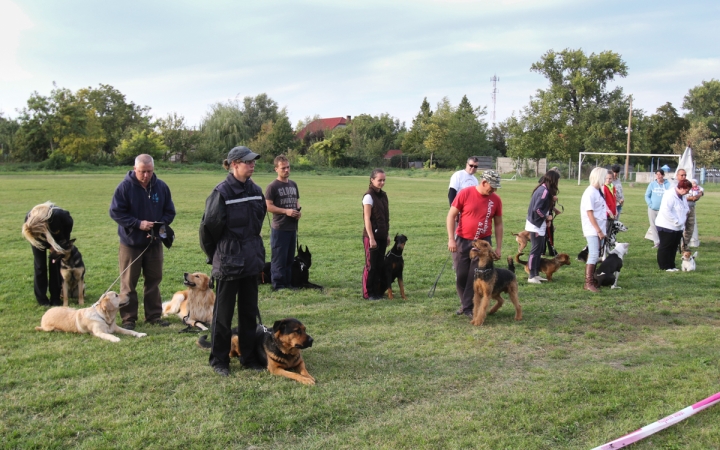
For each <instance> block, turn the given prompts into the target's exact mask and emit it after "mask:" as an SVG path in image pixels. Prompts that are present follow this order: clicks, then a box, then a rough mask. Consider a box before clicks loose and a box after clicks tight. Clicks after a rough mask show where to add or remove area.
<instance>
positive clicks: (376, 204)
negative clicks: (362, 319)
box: [362, 169, 390, 300]
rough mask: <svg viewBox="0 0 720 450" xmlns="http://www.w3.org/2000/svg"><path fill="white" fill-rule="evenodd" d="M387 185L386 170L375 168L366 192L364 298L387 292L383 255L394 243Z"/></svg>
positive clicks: (364, 205) (364, 197)
mask: <svg viewBox="0 0 720 450" xmlns="http://www.w3.org/2000/svg"><path fill="white" fill-rule="evenodd" d="M383 186H385V171H383V170H382V169H375V170H373V171H372V173H371V174H370V187H369V189H368V190H367V192H365V195H364V196H363V200H362V203H363V222H364V224H365V227H364V228H363V245H364V247H365V269H364V270H363V298H365V299H369V300H380V299H381V298H382V296H383V295H384V293H385V282H384V279H383V258H384V257H385V250H386V249H387V247H388V245H390V234H389V231H390V211H389V209H388V198H387V194H385V192H384V191H383V190H382V188H383Z"/></svg>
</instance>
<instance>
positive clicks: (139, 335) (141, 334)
mask: <svg viewBox="0 0 720 450" xmlns="http://www.w3.org/2000/svg"><path fill="white" fill-rule="evenodd" d="M145 336H147V333H138V334H136V335H135V337H139V338H141V337H145Z"/></svg>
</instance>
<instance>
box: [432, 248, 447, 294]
mask: <svg viewBox="0 0 720 450" xmlns="http://www.w3.org/2000/svg"><path fill="white" fill-rule="evenodd" d="M450 256H452V253H450V254H448V257H447V258H445V263H444V264H443V266H442V269H440V273H439V274H438V276H437V278H436V279H435V284H433V285H432V287H431V288H430V291H428V298H433V295H435V288H437V284H438V281H440V277H441V276H442V274H443V272H444V271H445V266H447V262H448V260H449V259H450Z"/></svg>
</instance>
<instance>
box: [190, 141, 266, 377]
mask: <svg viewBox="0 0 720 450" xmlns="http://www.w3.org/2000/svg"><path fill="white" fill-rule="evenodd" d="M258 158H260V155H258V154H257V153H253V152H252V151H251V150H250V149H249V148H247V147H235V148H233V149H232V150H230V153H228V157H227V159H226V160H225V161H223V167H225V169H226V170H229V171H230V173H229V174H228V176H227V178H225V181H223V182H221V183H220V184H218V185H217V186H216V187H215V189H214V190H213V192H212V193H211V194H210V196H209V197H208V199H207V201H206V202H205V214H203V218H202V221H201V223H200V246H201V247H202V249H203V251H204V252H205V254H206V255H207V257H208V259H207V262H208V264H212V275H213V277H215V278H216V279H217V287H216V299H215V308H214V309H213V322H212V348H211V350H210V365H211V366H212V367H213V369H214V370H215V372H217V373H218V374H219V375H221V376H225V377H226V376H228V375H229V374H230V357H229V356H228V355H229V353H230V339H231V337H232V331H231V327H232V318H233V312H234V310H235V303H236V301H237V307H238V337H239V339H240V353H241V355H242V356H241V357H240V363H241V364H242V366H243V367H245V368H247V369H253V370H264V369H265V367H263V366H262V365H260V364H259V362H258V358H257V357H256V355H255V353H254V351H255V327H256V321H255V318H256V317H258V316H259V311H258V285H257V275H258V273H260V272H261V271H262V269H263V266H264V265H265V246H264V245H263V242H262V238H261V237H260V231H261V230H262V225H263V218H264V217H265V212H266V211H267V206H266V204H265V196H263V192H262V189H261V188H260V187H259V186H258V185H256V184H255V183H253V181H252V180H251V179H250V177H251V176H252V174H253V172H254V171H255V160H256V159H258Z"/></svg>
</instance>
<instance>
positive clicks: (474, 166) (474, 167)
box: [468, 164, 480, 169]
mask: <svg viewBox="0 0 720 450" xmlns="http://www.w3.org/2000/svg"><path fill="white" fill-rule="evenodd" d="M468 166H470V167H472V168H473V169H477V168H478V167H480V166H476V165H474V164H468Z"/></svg>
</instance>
